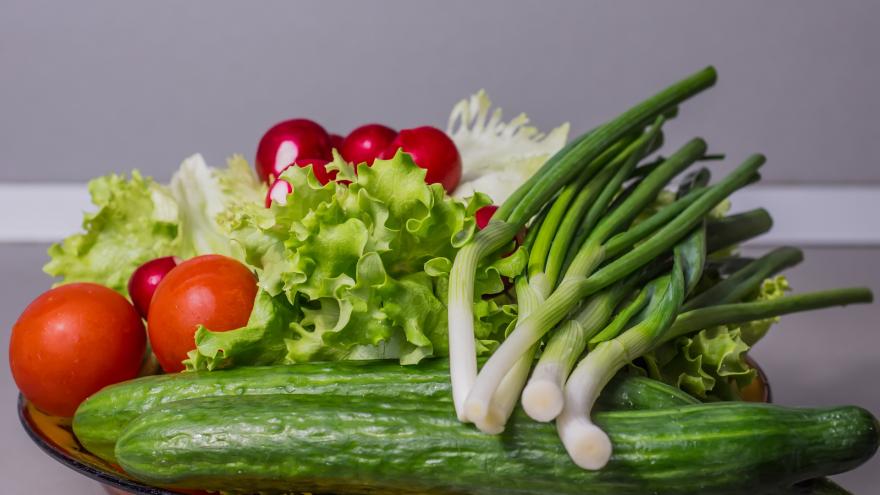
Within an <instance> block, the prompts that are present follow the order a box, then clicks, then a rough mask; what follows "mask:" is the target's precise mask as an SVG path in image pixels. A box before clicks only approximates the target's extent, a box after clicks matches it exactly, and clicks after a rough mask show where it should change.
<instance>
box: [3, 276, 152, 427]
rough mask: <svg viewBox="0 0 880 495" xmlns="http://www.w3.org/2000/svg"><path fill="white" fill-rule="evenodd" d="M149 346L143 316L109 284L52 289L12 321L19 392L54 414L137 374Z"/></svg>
mask: <svg viewBox="0 0 880 495" xmlns="http://www.w3.org/2000/svg"><path fill="white" fill-rule="evenodd" d="M145 349H146V335H145V332H144V324H143V322H142V321H141V317H140V316H139V315H138V313H137V311H135V309H134V307H133V306H132V305H131V304H130V303H129V302H128V300H126V299H125V298H124V297H122V296H121V295H119V294H118V293H116V292H114V291H112V290H110V289H108V288H107V287H104V286H101V285H97V284H89V283H76V284H67V285H62V286H60V287H56V288H54V289H51V290H49V291H47V292H45V293H43V294H42V295H41V296H39V297H37V298H36V299H34V301H33V302H32V303H31V304H30V305H29V306H28V307H27V308H25V310H24V312H23V313H22V314H21V316H20V317H19V318H18V321H16V322H15V325H13V327H12V336H11V339H10V342H9V366H10V367H11V368H12V376H13V378H14V379H15V383H16V385H18V388H19V390H21V393H22V394H24V396H25V397H27V398H28V400H29V401H31V402H32V403H33V404H34V405H35V406H37V407H38V408H40V409H42V410H43V411H45V412H47V413H49V414H54V415H56V416H73V413H74V412H75V411H76V408H77V406H79V404H80V403H81V402H82V401H84V400H85V399H86V398H87V397H88V396H90V395H92V394H93V393H95V392H97V391H98V390H101V389H102V388H104V387H105V386H107V385H110V384H112V383H117V382H121V381H124V380H129V379H131V378H134V377H135V376H137V373H138V369H139V368H140V366H141V361H142V359H143V356H144V350H145Z"/></svg>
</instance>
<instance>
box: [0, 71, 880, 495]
mask: <svg viewBox="0 0 880 495" xmlns="http://www.w3.org/2000/svg"><path fill="white" fill-rule="evenodd" d="M715 78H716V74H715V71H714V69H712V68H707V69H705V70H702V71H700V72H698V73H696V74H693V75H691V76H689V77H688V78H686V79H684V80H682V81H680V82H678V83H675V84H673V85H672V86H670V87H668V88H666V89H665V90H663V91H661V92H660V93H658V94H656V95H654V96H653V97H651V98H649V99H647V100H645V101H643V102H642V103H640V104H638V105H636V106H634V107H633V108H631V109H630V110H627V111H626V112H624V113H623V114H621V115H620V116H618V117H616V118H614V119H612V120H610V121H608V122H607V123H605V124H602V125H600V126H598V127H596V128H595V129H593V130H591V131H590V132H588V133H586V134H584V135H583V136H580V137H578V138H575V139H574V140H573V141H571V142H569V143H567V144H566V141H567V134H568V126H567V125H563V126H560V127H558V128H556V129H554V130H553V131H551V132H549V133H547V134H546V135H545V134H542V133H540V132H539V131H538V130H537V129H535V128H533V127H530V126H528V125H527V123H528V120H527V119H526V118H525V116H522V115H521V116H519V117H516V118H514V119H513V120H511V121H509V122H505V121H503V119H502V114H501V111H500V110H498V109H495V110H494V111H493V110H492V107H491V102H490V101H489V100H488V98H487V97H486V94H485V93H484V92H480V93H478V94H476V95H474V96H473V97H471V98H469V99H466V100H463V101H462V102H460V103H458V104H457V105H456V106H455V108H454V109H453V112H452V116H451V118H450V121H449V126H448V129H447V131H446V132H443V131H441V130H439V129H436V128H433V127H416V128H413V129H405V130H402V131H400V132H397V131H395V130H394V129H391V128H389V127H387V126H384V125H381V124H368V125H365V126H362V127H359V128H357V129H355V130H354V131H352V132H351V133H350V134H349V135H348V136H346V137H344V138H343V137H341V136H338V135H333V134H329V133H328V132H327V131H326V130H325V129H324V128H323V127H321V126H320V125H319V124H317V123H315V122H313V121H311V120H307V119H294V120H289V121H285V122H281V123H279V124H277V125H275V126H274V127H272V128H271V129H269V131H267V133H266V134H265V135H264V136H263V138H262V139H261V141H260V143H259V145H258V148H257V155H256V161H255V171H252V170H251V169H250V167H249V166H248V165H247V163H246V162H245V160H244V159H243V158H242V157H233V158H232V159H231V160H230V161H229V163H228V164H227V167H226V168H223V169H215V168H211V167H208V166H207V164H205V162H204V161H203V160H202V159H201V157H199V156H198V155H196V156H194V157H191V158H189V159H187V160H186V161H184V163H183V164H182V166H181V169H180V170H179V171H178V172H177V174H175V176H174V177H173V178H172V180H171V182H170V184H169V185H167V186H166V185H162V184H159V183H156V182H154V181H152V180H151V179H149V178H144V177H143V176H141V175H140V174H138V173H137V172H133V173H132V175H131V178H130V179H126V178H125V177H122V176H117V175H111V176H108V177H104V178H100V179H96V180H95V181H93V182H92V183H91V184H90V191H91V193H92V196H93V200H94V202H95V204H96V206H97V207H98V211H97V212H95V213H92V214H87V215H86V219H85V221H84V224H83V227H84V230H85V232H84V233H82V234H77V235H74V236H72V237H69V238H68V239H66V240H64V241H63V242H62V243H61V244H58V245H56V246H53V247H52V248H51V249H50V255H51V257H52V260H51V261H50V262H49V264H47V265H46V271H47V272H48V273H49V274H51V275H55V276H60V277H62V281H63V282H64V285H61V286H59V287H57V288H55V289H52V290H50V291H49V292H47V293H46V294H44V295H43V296H41V297H40V298H38V299H37V300H36V301H35V302H34V303H32V305H31V306H29V307H28V308H27V309H26V310H25V312H24V313H23V314H22V317H21V318H20V319H19V321H18V322H17V323H16V325H15V327H14V328H13V339H12V343H11V350H10V363H11V366H12V369H13V375H14V377H15V379H16V382H17V383H18V384H19V388H20V389H21V390H22V393H23V394H24V395H25V396H26V397H27V398H28V399H29V400H30V401H31V402H32V403H33V404H35V405H36V406H37V407H39V408H42V409H44V410H46V411H47V412H49V413H52V414H57V415H63V416H70V415H71V414H72V413H73V412H74V410H75V411H76V414H75V416H74V418H73V429H74V432H75V433H76V435H77V438H78V439H79V441H80V442H81V444H82V445H83V446H84V447H85V448H87V449H88V450H89V451H91V452H92V453H94V454H95V455H97V456H100V457H101V458H103V459H105V460H107V461H110V462H112V463H115V464H117V463H118V464H119V465H121V466H122V468H123V469H124V470H125V471H126V473H128V474H129V475H130V476H133V477H135V478H137V479H139V480H142V481H145V482H148V483H152V484H155V485H158V486H169V487H175V488H196V489H208V490H217V491H223V492H229V493H252V492H255V491H257V492H261V493H265V492H289V491H291V490H301V491H317V492H328V491H329V492H334V491H335V492H339V493H377V492H382V491H389V492H405V493H427V492H430V493H435V492H436V493H474V494H493V493H530V494H534V493H547V494H550V493H553V494H559V493H596V494H600V493H601V494H606V493H615V494H628V493H633V494H636V493H639V494H641V493H658V494H691V493H694V494H696V493H718V494H737V493H772V494H777V493H817V494H818V493H836V492H835V491H834V490H837V488H836V487H834V485H833V484H831V483H830V482H827V481H826V480H822V479H821V478H822V477H823V476H827V475H832V474H836V473H839V472H843V471H845V470H848V469H852V468H854V467H856V466H858V465H859V464H861V463H862V462H864V461H865V460H867V459H869V458H870V457H871V456H872V455H873V454H874V452H875V451H876V449H877V446H878V424H877V420H876V419H875V418H874V417H873V416H872V415H871V414H870V413H868V412H867V411H865V410H863V409H860V408H858V407H854V406H845V407H838V408H829V409H792V408H785V407H780V406H774V405H769V404H753V403H748V402H747V401H746V399H750V400H763V399H764V397H762V394H761V393H760V392H758V393H757V394H756V393H755V392H754V390H760V388H761V387H766V383H763V382H762V381H761V379H759V378H758V377H757V375H758V370H757V369H756V366H755V365H754V363H753V362H751V361H750V360H749V358H748V356H747V351H748V350H749V349H750V348H751V346H753V345H755V344H756V343H757V342H758V341H759V340H760V339H761V338H762V337H763V336H764V335H765V334H766V333H767V332H768V331H769V329H770V327H771V326H772V324H773V323H775V322H776V321H777V320H778V318H779V317H780V316H781V315H784V314H788V313H792V312H798V311H807V310H813V309H820V308H825V307H831V306H840V305H847V304H854V303H864V302H869V301H871V299H872V295H871V293H870V291H868V290H867V289H861V288H851V289H834V290H825V291H821V292H813V293H799V294H795V295H789V294H788V291H789V287H788V283H787V281H786V279H785V278H784V277H782V276H781V275H779V274H780V273H781V272H782V271H783V270H784V269H786V268H789V267H791V266H794V265H796V264H797V263H799V262H801V261H802V258H803V255H802V253H801V251H800V250H798V249H796V248H792V247H782V248H778V249H776V250H773V251H771V252H769V253H767V254H766V255H764V256H762V257H760V258H757V259H747V258H744V257H741V256H739V255H738V254H737V246H738V245H739V244H741V243H743V242H746V241H748V240H749V239H750V238H752V237H755V236H757V235H760V234H762V233H764V232H766V231H767V230H768V229H769V228H770V226H771V224H772V221H771V219H770V216H769V214H768V212H766V211H764V210H762V209H758V210H754V211H749V212H744V213H740V214H735V215H730V214H728V210H729V201H728V199H727V198H728V197H729V196H730V195H731V194H732V193H733V192H735V191H737V190H738V189H740V188H742V187H746V186H748V185H749V184H751V183H753V182H755V181H756V180H758V179H759V178H760V177H759V174H758V172H759V169H760V167H761V166H762V165H763V163H764V158H763V157H762V156H760V155H753V156H751V157H749V158H748V159H746V160H745V161H744V162H743V163H742V164H741V165H740V166H739V167H737V168H736V169H735V170H734V171H733V172H732V173H730V174H729V175H728V176H726V177H723V178H721V179H720V180H717V181H714V182H713V181H712V180H711V173H710V164H711V162H712V161H715V160H718V159H721V158H723V156H721V155H713V154H709V153H708V145H707V143H705V142H704V141H703V140H702V139H699V138H694V139H692V140H690V141H688V142H686V143H685V144H684V145H682V146H681V147H679V148H678V149H677V150H675V151H674V152H672V153H671V154H669V155H668V156H662V155H660V156H656V157H654V158H652V155H654V154H655V153H656V152H657V151H658V150H659V149H660V148H661V147H662V145H663V141H664V139H663V128H664V126H666V125H668V124H669V122H670V121H671V120H672V119H674V118H675V117H677V114H678V107H679V106H680V105H681V104H682V103H684V102H685V101H686V100H687V99H689V98H690V97H692V96H694V95H696V94H698V93H700V92H702V91H703V90H705V89H707V88H709V87H711V86H712V85H713V84H714V82H715ZM691 169H694V170H691ZM97 284H101V285H97ZM102 285H103V286H104V287H102ZM111 289H112V290H111ZM114 291H115V292H114ZM123 296H128V297H129V298H130V300H131V303H129V302H128V301H127V300H125V298H124V297H123ZM141 318H143V319H144V320H146V323H147V325H146V329H145V328H144V325H143V323H142V321H141ZM70 322H76V324H73V323H70ZM145 337H148V340H149V350H148V351H146V352H145V347H146V343H147V342H146V340H147V339H146V338H145ZM98 338H100V339H102V340H103V342H102V345H101V346H94V342H95V339H98ZM70 342H73V343H75V344H74V345H70V344H69V343H70ZM108 344H109V345H108ZM90 345H91V346H94V347H96V348H99V349H100V352H96V351H95V350H92V351H91V352H86V350H85V349H86V348H87V347H88V346H90ZM81 356H88V359H80V358H81ZM84 360H87V361H88V362H87V363H86V364H85V366H83V365H82V364H81V363H82V362H83V361H84ZM142 361H143V362H142ZM153 361H155V362H157V363H158V365H159V366H161V369H162V370H163V371H164V372H165V374H160V375H157V376H145V377H142V378H138V379H134V380H131V378H134V377H135V376H136V375H138V374H139V371H138V370H144V369H150V366H149V365H150V363H152V362H153ZM45 362H50V363H52V365H51V366H45V365H43V364H39V365H35V363H45ZM75 364H76V367H75ZM142 365H143V366H142ZM141 374H143V371H141ZM114 383H115V384H114ZM108 385H109V386H108ZM756 387H757V389H756ZM87 397H88V398H87ZM520 404H521V406H522V408H519V409H518V408H517V406H518V405H520ZM550 422H554V423H555V424H546V423H550ZM464 423H473V425H468V424H464ZM807 480H811V481H807ZM802 482H804V483H802ZM837 493H839V491H837Z"/></svg>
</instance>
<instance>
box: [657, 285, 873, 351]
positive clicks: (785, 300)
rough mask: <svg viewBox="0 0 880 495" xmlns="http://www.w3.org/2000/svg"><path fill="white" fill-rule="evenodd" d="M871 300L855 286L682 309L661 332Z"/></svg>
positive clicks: (674, 334)
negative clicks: (667, 329) (667, 327)
mask: <svg viewBox="0 0 880 495" xmlns="http://www.w3.org/2000/svg"><path fill="white" fill-rule="evenodd" d="M873 300H874V296H873V294H872V293H871V290H870V289H866V288H862V287H854V288H846V289H832V290H825V291H819V292H808V293H806V294H795V295H793V296H783V297H780V298H778V299H772V300H766V301H755V302H747V303H734V304H723V305H719V306H711V307H708V308H700V309H694V310H691V311H688V312H686V313H682V314H680V315H679V316H678V318H676V320H675V323H674V324H673V325H672V328H670V330H669V332H668V333H667V334H666V335H665V336H664V338H663V342H667V341H669V340H672V339H674V338H676V337H680V336H682V335H686V334H689V333H691V332H695V331H697V330H702V329H704V328H711V327H716V326H718V325H733V324H736V323H746V322H750V321H755V320H763V319H766V318H774V317H776V316H782V315H787V314H790V313H799V312H802V311H812V310H816V309H824V308H831V307H834V306H846V305H849V304H863V303H870V302H872V301H873Z"/></svg>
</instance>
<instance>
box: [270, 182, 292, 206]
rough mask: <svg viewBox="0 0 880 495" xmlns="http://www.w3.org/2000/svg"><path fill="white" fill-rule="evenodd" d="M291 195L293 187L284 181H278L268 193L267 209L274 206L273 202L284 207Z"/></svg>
mask: <svg viewBox="0 0 880 495" xmlns="http://www.w3.org/2000/svg"><path fill="white" fill-rule="evenodd" d="M291 193H293V186H291V185H290V182H287V181H286V180H284V179H276V180H275V182H273V183H272V185H271V186H269V190H268V191H267V192H266V208H269V207H270V206H272V203H273V202H276V203H278V204H279V205H282V206H284V205H286V204H287V196H289V195H290V194H291Z"/></svg>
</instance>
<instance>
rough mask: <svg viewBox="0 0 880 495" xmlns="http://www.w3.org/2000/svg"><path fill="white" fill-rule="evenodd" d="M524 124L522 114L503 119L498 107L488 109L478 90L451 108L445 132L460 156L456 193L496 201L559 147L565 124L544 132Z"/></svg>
mask: <svg viewBox="0 0 880 495" xmlns="http://www.w3.org/2000/svg"><path fill="white" fill-rule="evenodd" d="M490 110H491V114H490ZM528 123H529V119H528V117H526V115H525V114H519V115H518V116H516V117H515V118H514V119H512V120H510V121H509V122H504V121H503V120H502V111H501V109H500V108H495V109H492V101H491V100H489V97H488V95H487V94H486V91H484V90H480V91H479V92H478V93H476V94H474V95H472V96H471V97H469V98H465V99H464V100H461V101H460V102H458V103H457V104H456V105H455V107H453V109H452V113H451V115H450V116H449V124H448V125H447V128H446V129H447V130H446V132H447V134H449V136H450V137H451V138H452V140H453V141H454V142H455V145H456V147H457V148H458V151H459V153H460V154H461V161H462V178H461V183H460V184H459V186H458V188H457V189H456V190H455V196H456V197H458V198H465V197H469V196H471V195H473V194H474V193H476V192H481V193H484V194H487V195H488V196H489V197H491V198H492V200H493V201H494V202H495V203H496V204H501V203H503V202H504V200H506V199H507V197H508V196H510V194H511V193H513V191H515V190H516V188H517V187H519V186H520V185H521V184H522V183H523V182H525V181H526V179H528V178H529V177H530V176H531V175H532V174H533V173H534V172H535V171H537V170H538V168H540V167H541V165H543V164H544V162H546V161H547V160H548V159H549V158H550V157H551V156H553V154H555V153H556V152H557V151H559V150H560V149H562V147H563V146H565V142H566V141H567V140H568V130H569V125H568V123H565V124H562V125H560V126H559V127H557V128H555V129H553V130H552V131H550V132H549V133H547V134H543V133H541V132H540V131H538V129H537V128H535V127H533V126H530V125H528Z"/></svg>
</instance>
